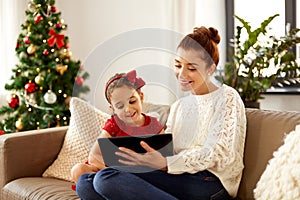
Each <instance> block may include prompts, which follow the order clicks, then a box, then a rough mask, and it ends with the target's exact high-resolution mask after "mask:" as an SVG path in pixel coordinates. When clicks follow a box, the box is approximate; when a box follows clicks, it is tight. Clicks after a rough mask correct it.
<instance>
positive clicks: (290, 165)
mask: <svg viewBox="0 0 300 200" xmlns="http://www.w3.org/2000/svg"><path fill="white" fill-rule="evenodd" d="M299 137H300V125H298V126H296V129H295V131H292V132H291V133H289V134H288V135H287V136H286V137H285V139H284V144H283V145H282V146H281V147H280V148H279V149H278V150H277V151H275V152H274V154H273V155H274V157H273V158H272V159H271V160H270V161H269V163H268V165H267V167H266V169H265V171H264V172H263V174H262V176H261V177H260V179H259V181H258V183H257V185H256V188H255V189H254V197H255V199H256V200H269V199H272V200H290V199H300V187H299V184H300V140H299Z"/></svg>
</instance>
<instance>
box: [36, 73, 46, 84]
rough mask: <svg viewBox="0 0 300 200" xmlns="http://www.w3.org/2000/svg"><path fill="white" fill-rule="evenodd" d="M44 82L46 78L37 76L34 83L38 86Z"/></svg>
mask: <svg viewBox="0 0 300 200" xmlns="http://www.w3.org/2000/svg"><path fill="white" fill-rule="evenodd" d="M43 80H44V78H43V77H42V76H41V75H37V76H36V77H35V78H34V82H35V83H36V84H38V85H39V84H40V83H41V82H42V81H43Z"/></svg>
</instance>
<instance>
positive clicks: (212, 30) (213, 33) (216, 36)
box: [209, 27, 221, 44]
mask: <svg viewBox="0 0 300 200" xmlns="http://www.w3.org/2000/svg"><path fill="white" fill-rule="evenodd" d="M209 31H210V33H211V34H210V37H211V39H212V40H213V41H214V42H215V43H217V44H219V43H220V40H221V37H220V35H219V32H218V30H217V29H215V28H213V27H209Z"/></svg>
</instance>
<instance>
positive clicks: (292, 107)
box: [260, 94, 300, 111]
mask: <svg viewBox="0 0 300 200" xmlns="http://www.w3.org/2000/svg"><path fill="white" fill-rule="evenodd" d="M263 97H264V99H262V100H261V104H260V105H261V108H262V109H266V110H287V111H300V95H296V94H289V95H288V94H265V95H263Z"/></svg>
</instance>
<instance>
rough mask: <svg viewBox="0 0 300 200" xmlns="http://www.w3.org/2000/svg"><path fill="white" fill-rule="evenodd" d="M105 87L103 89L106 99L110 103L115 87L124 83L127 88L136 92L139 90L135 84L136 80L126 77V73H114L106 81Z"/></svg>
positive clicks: (138, 86)
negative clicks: (132, 80)
mask: <svg viewBox="0 0 300 200" xmlns="http://www.w3.org/2000/svg"><path fill="white" fill-rule="evenodd" d="M106 85H107V88H106V89H105V96H106V98H107V101H108V102H109V103H110V97H111V94H112V92H113V91H114V89H115V88H120V87H123V86H124V85H126V86H127V87H129V88H133V89H135V90H136V91H137V92H138V93H140V92H141V87H140V85H137V84H136V82H134V83H133V82H131V81H129V80H128V78H127V77H126V73H116V74H115V75H114V76H113V77H111V78H110V79H109V80H108V81H107V84H106Z"/></svg>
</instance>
